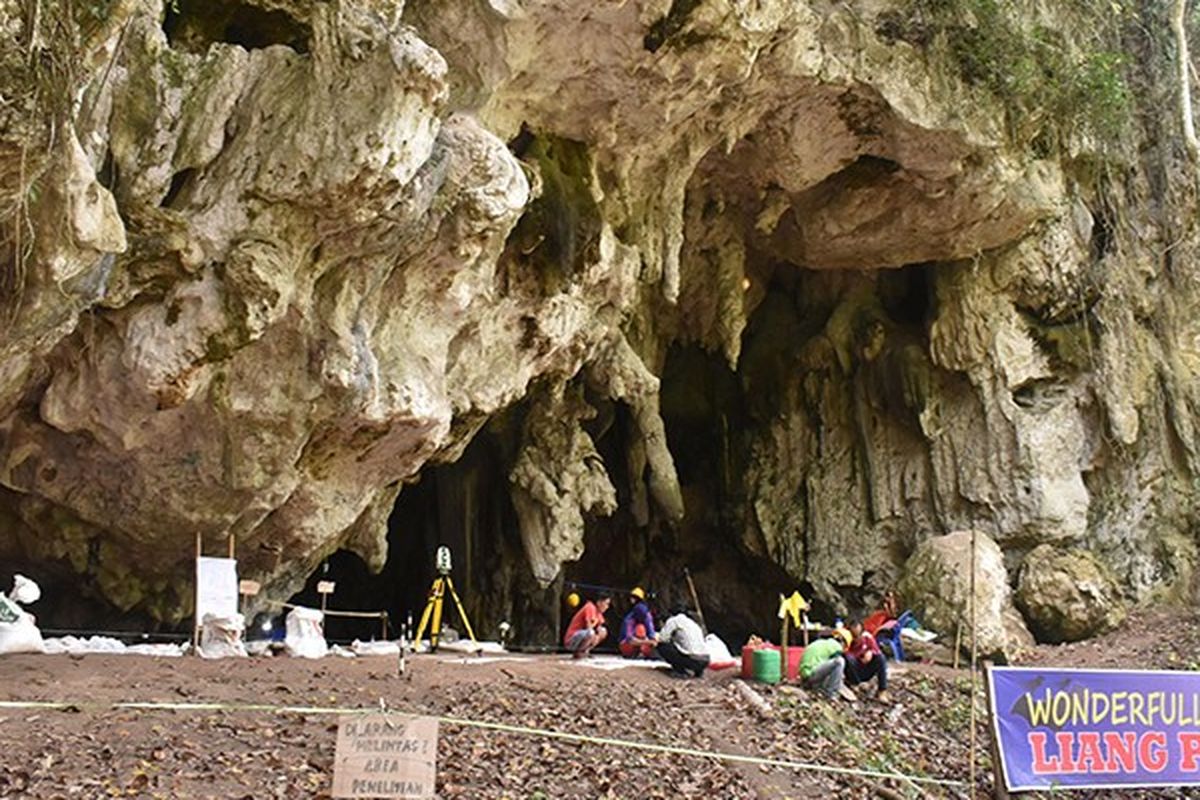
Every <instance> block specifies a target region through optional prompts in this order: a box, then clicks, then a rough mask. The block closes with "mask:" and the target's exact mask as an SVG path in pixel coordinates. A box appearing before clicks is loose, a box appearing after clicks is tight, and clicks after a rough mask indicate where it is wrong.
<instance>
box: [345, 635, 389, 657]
mask: <svg viewBox="0 0 1200 800" xmlns="http://www.w3.org/2000/svg"><path fill="white" fill-rule="evenodd" d="M350 651H351V652H353V653H354V655H356V656H393V657H398V656H399V655H400V645H398V644H396V643H395V642H360V641H359V640H358V639H355V640H354V641H353V642H351V643H350Z"/></svg>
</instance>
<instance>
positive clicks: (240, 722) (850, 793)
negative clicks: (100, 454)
mask: <svg viewBox="0 0 1200 800" xmlns="http://www.w3.org/2000/svg"><path fill="white" fill-rule="evenodd" d="M1164 641H1166V642H1169V645H1168V646H1165V647H1164V645H1163V642H1164ZM593 661H594V663H596V664H604V663H605V661H606V659H605V658H603V657H601V658H597V659H594V660H593ZM1023 663H1031V664H1034V663H1036V664H1041V665H1062V666H1069V665H1073V666H1106V667H1108V666H1112V667H1130V668H1133V667H1138V668H1147V669H1163V668H1166V669H1194V668H1196V667H1197V665H1198V663H1200V617H1198V616H1197V615H1196V614H1194V613H1191V612H1187V613H1186V614H1185V615H1183V616H1180V614H1179V613H1173V614H1169V613H1167V612H1152V613H1144V614H1140V615H1135V617H1134V618H1133V619H1131V620H1130V622H1129V623H1128V624H1127V625H1126V626H1125V628H1124V629H1123V630H1122V631H1120V632H1118V633H1115V634H1111V635H1109V636H1107V637H1104V638H1102V639H1099V640H1095V641H1093V642H1088V643H1083V644H1076V645H1069V646H1062V647H1039V648H1038V649H1037V651H1035V652H1033V653H1031V654H1029V657H1028V658H1027V659H1026V660H1025V662H1023ZM407 666H408V669H407V672H406V674H405V675H404V676H403V677H401V676H399V675H398V674H397V664H396V661H395V660H394V659H393V658H385V657H376V658H361V659H353V660H351V659H342V658H336V657H328V658H325V659H323V660H321V661H315V662H313V661H304V660H301V659H289V658H285V657H278V658H267V659H250V660H243V659H227V660H223V661H204V660H201V659H198V658H191V657H185V658H151V657H146V656H131V655H86V656H66V655H59V656H38V655H19V656H7V657H0V700H5V701H53V702H67V703H69V704H70V705H69V707H67V708H11V707H9V708H2V707H0V797H22V798H24V797H28V798H112V797H147V798H239V799H240V798H255V799H257V798H271V797H279V798H324V797H328V796H329V793H330V790H331V780H332V769H333V756H334V746H335V741H336V731H337V717H336V716H335V715H330V714H321V713H315V712H310V713H291V712H289V713H274V712H271V711H267V710H240V709H238V708H237V707H236V706H238V705H239V704H269V705H277V706H313V707H321V708H345V709H363V708H372V709H378V708H379V707H380V705H381V702H382V703H383V704H384V705H385V707H386V708H387V709H389V710H395V711H403V712H413V713H419V714H429V715H435V716H439V717H442V718H443V721H442V723H441V727H440V737H439V743H438V778H437V788H438V796H439V797H442V798H464V800H475V799H477V798H496V799H501V798H503V799H505V800H508V799H511V800H557V799H558V798H580V799H581V800H582V799H583V798H589V799H590V798H612V799H616V798H668V797H670V798H676V797H686V798H701V797H703V798H771V799H772V800H780V799H782V798H807V797H818V796H820V797H847V798H849V797H854V798H862V797H870V796H878V797H884V798H892V799H894V798H897V797H914V798H915V797H958V798H965V797H989V796H990V793H991V777H990V762H989V759H988V757H987V742H988V739H987V733H986V730H985V729H984V723H983V715H982V713H979V714H978V718H977V728H976V730H977V743H978V745H979V751H978V752H979V761H978V765H979V766H978V773H977V781H976V786H975V787H974V791H973V792H969V791H968V787H967V785H966V781H967V779H968V776H969V742H970V719H971V681H970V673H969V671H967V670H965V669H963V670H958V671H955V670H953V669H951V668H949V667H946V666H942V665H938V664H924V663H911V662H910V663H908V664H905V665H904V668H903V670H902V671H900V672H899V674H896V675H894V676H893V681H892V683H893V694H894V696H895V699H896V701H897V702H896V703H895V704H893V705H890V706H887V705H881V704H878V703H875V702H873V701H872V700H871V699H870V697H869V695H870V694H871V693H870V692H866V691H864V692H861V698H860V700H859V701H858V702H856V703H853V704H852V703H848V702H845V701H837V702H829V701H825V700H822V699H820V698H818V697H815V696H814V695H812V694H810V693H808V692H804V691H801V690H798V689H795V688H792V687H787V686H781V687H775V688H770V687H764V686H756V687H755V690H756V691H757V692H758V693H759V695H760V696H761V697H762V698H763V699H764V700H765V701H766V703H767V704H769V706H770V708H771V715H770V716H769V717H764V716H762V715H761V714H760V713H759V712H758V711H756V710H754V709H753V708H752V707H751V705H750V704H748V703H747V702H746V700H745V698H744V696H743V695H742V693H741V690H740V689H738V688H737V687H736V686H735V680H736V678H737V677H738V676H737V670H736V669H731V670H726V671H722V672H710V673H709V674H708V675H706V676H705V677H704V678H701V679H699V680H678V679H673V678H671V677H669V676H667V675H666V674H664V673H663V672H661V671H658V670H654V669H651V668H647V667H633V668H628V669H619V670H611V671H609V670H603V669H598V668H595V667H594V666H585V665H583V664H581V663H577V662H572V661H571V660H570V659H568V658H566V657H563V656H512V657H508V656H506V657H504V658H503V660H489V659H478V658H472V657H462V656H454V655H451V654H449V653H446V652H444V651H443V652H442V653H440V654H433V655H424V656H419V657H410V658H409V659H408V663H407ZM976 697H977V701H978V706H977V709H979V710H981V709H982V703H983V700H982V687H980V690H979V692H978V693H977V695H976ZM128 701H150V702H163V703H218V704H224V705H228V706H230V707H229V708H219V709H201V710H117V709H113V708H112V707H111V704H113V703H116V702H128ZM450 718H457V719H468V720H479V721H485V722H498V723H505V724H508V725H516V726H522V727H529V728H538V729H545V730H554V731H566V732H572V733H581V734H588V735H591V736H595V737H603V738H612V739H621V740H631V741H635V742H643V743H655V744H663V745H669V746H673V747H682V748H691V749H699V750H706V751H719V752H722V753H730V754H736V755H750V756H756V757H760V758H765V759H774V760H783V761H790V762H805V763H812V764H818V765H825V766H829V767H834V768H843V767H844V768H851V769H860V770H868V771H872V772H876V773H892V772H902V773H905V774H907V775H910V776H915V777H917V778H923V779H935V780H936V779H944V780H949V781H959V782H961V783H960V784H958V785H949V786H948V785H939V784H934V783H917V784H914V783H909V782H905V781H902V780H898V779H889V778H881V777H868V778H855V777H850V776H847V775H843V774H835V773H829V772H821V771H813V770H802V769H796V768H793V767H790V766H789V767H783V766H770V765H764V764H753V763H738V762H731V761H720V760H714V759H711V758H706V757H702V756H695V755H681V754H663V753H657V752H651V751H647V750H638V749H629V748H625V747H620V746H616V745H613V744H601V743H580V742H574V741H565V740H561V739H552V738H545V737H541V736H537V735H531V734H526V733H513V732H502V731H493V730H483V729H479V728H477V727H469V726H466V725H463V724H459V723H455V722H453V721H452V719H450ZM1072 797H1095V798H1100V797H1104V798H1160V797H1161V798H1180V797H1200V791H1196V792H1192V790H1163V791H1128V792H1115V791H1106V792H1103V793H1101V792H1095V793H1090V794H1089V793H1073V794H1072Z"/></svg>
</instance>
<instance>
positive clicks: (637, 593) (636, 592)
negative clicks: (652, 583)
mask: <svg viewBox="0 0 1200 800" xmlns="http://www.w3.org/2000/svg"><path fill="white" fill-rule="evenodd" d="M629 596H630V597H636V598H637V599H638V600H645V599H646V590H645V589H643V588H642V587H640V586H635V587H633V588H632V589H630V590H629Z"/></svg>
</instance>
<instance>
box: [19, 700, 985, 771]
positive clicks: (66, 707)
mask: <svg viewBox="0 0 1200 800" xmlns="http://www.w3.org/2000/svg"><path fill="white" fill-rule="evenodd" d="M3 708H14V709H16V708H26V709H34V708H40V709H57V710H60V711H85V710H86V711H109V710H112V711H244V712H260V713H262V712H266V713H271V714H305V715H309V714H331V715H343V714H368V713H379V711H380V709H378V708H337V707H331V706H276V705H270V704H264V703H142V702H133V703H93V702H87V701H81V702H75V703H72V702H64V701H38V700H3V701H0V709H3ZM385 712H386V713H395V714H397V715H400V716H404V715H406V714H407V712H402V711H398V710H396V709H385ZM419 716H430V715H424V714H422V715H419ZM433 718H434V719H436V720H437V721H438V722H439V723H441V724H443V725H457V726H461V727H467V728H480V729H483V730H491V731H500V732H503V733H512V734H517V735H521V736H536V737H540V738H544V739H561V740H566V741H571V742H580V743H583V744H597V745H607V746H609V747H623V748H626V749H630V750H644V751H649V752H653V753H664V754H670V755H682V756H694V757H696V758H707V759H712V760H714V761H730V762H738V763H742V764H754V765H758V766H766V767H781V768H784V769H797V770H808V771H810V772H824V773H829V774H833V775H850V776H855V777H860V778H884V779H889V780H901V781H904V782H906V783H912V784H928V785H934V786H958V787H962V786H966V785H967V783H966V781H956V780H951V779H949V778H929V777H925V776H920V775H905V774H903V773H899V772H883V771H880V770H870V769H853V768H850V767H838V766H832V765H829V764H813V763H810V762H807V761H791V760H787V759H776V758H760V757H758V756H746V755H739V754H737V753H722V752H719V751H715V750H700V749H697V748H694V747H678V746H675V745H666V744H655V743H653V742H638V741H634V740H631V739H612V738H609V737H606V736H590V735H587V734H582V733H568V732H566V731H555V730H549V729H546V728H531V727H526V726H523V725H507V724H505V723H502V722H485V721H483V720H477V719H466V718H464V717H448V716H441V717H439V716H434V717H433Z"/></svg>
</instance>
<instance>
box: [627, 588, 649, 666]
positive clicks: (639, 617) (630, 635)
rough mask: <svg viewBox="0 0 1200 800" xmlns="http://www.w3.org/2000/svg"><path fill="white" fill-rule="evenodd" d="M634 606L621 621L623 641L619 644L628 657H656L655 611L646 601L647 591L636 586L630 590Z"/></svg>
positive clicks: (630, 598) (630, 597)
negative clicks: (652, 610)
mask: <svg viewBox="0 0 1200 800" xmlns="http://www.w3.org/2000/svg"><path fill="white" fill-rule="evenodd" d="M629 600H630V602H632V603H633V608H631V609H629V613H628V614H626V615H625V619H623V620H622V621H621V641H620V642H619V643H618V644H617V647H618V649H620V651H621V655H623V656H625V657H626V658H654V646H655V644H656V643H655V639H654V636H655V631H654V613H653V612H651V611H650V605H649V604H648V603H647V602H646V592H645V590H644V589H642V587H640V586H635V587H633V589H632V590H631V591H630V592H629Z"/></svg>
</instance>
